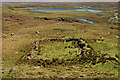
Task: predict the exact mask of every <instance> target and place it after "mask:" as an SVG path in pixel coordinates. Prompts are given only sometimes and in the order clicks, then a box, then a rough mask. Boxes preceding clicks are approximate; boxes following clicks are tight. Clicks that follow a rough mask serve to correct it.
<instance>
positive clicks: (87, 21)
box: [75, 18, 94, 24]
mask: <svg viewBox="0 0 120 80" xmlns="http://www.w3.org/2000/svg"><path fill="white" fill-rule="evenodd" d="M75 19H77V20H82V21H85V22H88V23H91V24H94V22H92V21H88V20H86V19H80V18H75Z"/></svg>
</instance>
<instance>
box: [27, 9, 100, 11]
mask: <svg viewBox="0 0 120 80" xmlns="http://www.w3.org/2000/svg"><path fill="white" fill-rule="evenodd" d="M29 10H30V11H65V10H74V11H90V12H102V10H94V9H29Z"/></svg>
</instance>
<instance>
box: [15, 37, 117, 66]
mask: <svg viewBox="0 0 120 80" xmlns="http://www.w3.org/2000/svg"><path fill="white" fill-rule="evenodd" d="M97 41H103V39H82V38H80V39H75V38H69V39H41V40H38V41H34V42H33V43H31V44H29V45H28V46H27V48H26V51H25V53H24V54H23V55H22V56H21V57H20V58H19V59H18V60H17V63H28V64H33V65H35V66H36V65H38V66H44V67H48V66H50V65H54V66H57V65H60V64H65V65H69V64H83V63H90V64H92V65H95V64H99V63H102V64H104V63H106V62H108V61H115V62H116V63H118V59H117V58H116V57H111V56H110V55H109V53H100V52H96V51H95V50H94V49H93V48H92V47H91V46H90V43H95V42H97Z"/></svg>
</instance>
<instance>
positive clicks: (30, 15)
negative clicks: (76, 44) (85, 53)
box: [2, 3, 119, 78]
mask: <svg viewBox="0 0 120 80" xmlns="http://www.w3.org/2000/svg"><path fill="white" fill-rule="evenodd" d="M71 4H72V3H53V4H52V3H34V4H33V3H26V4H20V3H11V4H7V3H3V18H2V21H3V26H2V43H3V44H2V61H3V63H2V70H3V73H2V76H3V78H6V77H9V78H11V77H12V78H118V65H119V63H117V62H115V61H114V60H111V61H110V60H108V61H107V62H106V63H98V64H96V65H93V64H91V63H82V64H81V63H76V61H75V62H73V63H67V64H61V65H51V66H49V67H44V66H43V65H40V66H39V65H34V64H28V63H21V64H16V61H17V60H18V59H19V58H20V56H22V55H23V54H24V53H25V51H26V50H27V49H26V46H28V45H29V44H30V43H34V41H37V40H42V39H54V38H55V39H69V38H74V39H80V38H83V39H96V40H97V41H96V42H93V43H90V46H91V47H92V48H93V49H94V50H95V51H96V52H97V54H100V53H101V54H104V53H108V54H109V55H110V56H111V57H114V58H115V59H117V60H119V59H118V58H117V57H116V56H115V55H118V26H117V25H116V24H115V23H114V24H111V21H112V19H109V18H108V17H110V18H114V15H115V11H116V10H117V8H115V7H116V5H115V4H116V3H103V4H99V3H73V4H72V5H71ZM105 4H108V5H109V6H111V7H106V6H107V5H105ZM23 5H24V6H23ZM79 5H80V6H81V5H82V7H83V8H88V7H89V6H90V5H95V6H97V5H98V7H94V6H93V7H91V8H92V9H100V10H103V12H100V13H94V12H88V11H85V12H82V11H36V12H34V11H29V10H27V9H37V8H78V7H79ZM102 5H104V6H102ZM105 7H106V8H105ZM35 17H39V18H55V19H58V18H59V17H62V18H64V19H66V20H67V21H57V20H55V19H51V20H45V19H35ZM75 18H84V19H87V20H89V21H93V22H95V24H89V23H87V22H84V21H71V20H72V19H75ZM116 21H117V20H116ZM58 23H59V24H58ZM37 31H38V32H39V33H36V32H37ZM13 33H14V34H13ZM12 34H13V35H12ZM99 39H103V41H99ZM41 45H43V46H41V47H42V48H40V49H42V50H41V51H42V52H43V55H42V56H39V57H40V58H41V59H48V58H49V59H52V58H53V57H56V56H57V57H58V58H60V57H59V56H61V55H62V56H65V55H66V54H69V51H76V50H78V49H77V48H74V49H72V48H68V49H65V47H66V46H69V45H71V43H62V42H46V43H44V42H43V44H41ZM77 54H80V52H79V51H78V53H77ZM73 56H75V54H74V53H73V55H72V57H73ZM66 57H71V55H66ZM66 57H65V58H66ZM61 58H63V57H61ZM13 67H14V68H15V69H16V70H15V71H11V72H10V69H13Z"/></svg>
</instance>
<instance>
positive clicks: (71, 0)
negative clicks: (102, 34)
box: [0, 0, 120, 2]
mask: <svg viewBox="0 0 120 80" xmlns="http://www.w3.org/2000/svg"><path fill="white" fill-rule="evenodd" d="M0 1H2V2H119V1H120V0H0Z"/></svg>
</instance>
